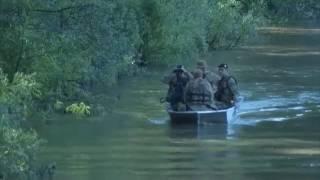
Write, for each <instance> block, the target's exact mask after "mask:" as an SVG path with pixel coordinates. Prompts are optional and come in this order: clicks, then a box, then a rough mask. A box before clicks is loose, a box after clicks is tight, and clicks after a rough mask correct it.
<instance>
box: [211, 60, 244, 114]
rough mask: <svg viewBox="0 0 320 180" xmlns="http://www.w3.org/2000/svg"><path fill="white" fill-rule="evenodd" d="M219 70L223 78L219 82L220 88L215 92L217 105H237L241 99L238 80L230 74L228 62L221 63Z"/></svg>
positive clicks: (220, 107)
mask: <svg viewBox="0 0 320 180" xmlns="http://www.w3.org/2000/svg"><path fill="white" fill-rule="evenodd" d="M218 72H219V75H220V76H221V77H222V78H221V80H220V81H219V82H218V90H217V92H216V93H215V94H214V97H215V100H216V101H218V102H217V103H216V104H217V106H218V107H219V109H226V108H229V107H232V106H237V105H238V103H239V101H240V94H239V91H238V82H237V80H236V79H235V78H234V77H233V76H231V75H230V74H229V71H228V65H227V64H220V65H219V66H218Z"/></svg>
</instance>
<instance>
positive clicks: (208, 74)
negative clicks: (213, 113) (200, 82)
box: [197, 61, 221, 92]
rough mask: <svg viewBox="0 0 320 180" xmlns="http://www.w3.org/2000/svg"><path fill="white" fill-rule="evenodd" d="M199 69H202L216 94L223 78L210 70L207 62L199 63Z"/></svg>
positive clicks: (204, 76)
mask: <svg viewBox="0 0 320 180" xmlns="http://www.w3.org/2000/svg"><path fill="white" fill-rule="evenodd" d="M197 69H200V70H201V71H202V73H203V78H204V79H206V80H207V81H209V83H210V84H211V86H212V90H213V92H216V90H217V87H218V81H219V80H220V79H221V77H220V76H219V75H218V74H216V73H214V72H211V71H209V70H208V68H207V63H206V62H205V61H198V62H197Z"/></svg>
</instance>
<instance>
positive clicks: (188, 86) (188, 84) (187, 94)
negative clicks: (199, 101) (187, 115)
mask: <svg viewBox="0 0 320 180" xmlns="http://www.w3.org/2000/svg"><path fill="white" fill-rule="evenodd" d="M189 91H190V82H189V83H187V85H186V87H185V89H184V95H183V99H184V102H185V103H186V104H187V103H188V102H189Z"/></svg>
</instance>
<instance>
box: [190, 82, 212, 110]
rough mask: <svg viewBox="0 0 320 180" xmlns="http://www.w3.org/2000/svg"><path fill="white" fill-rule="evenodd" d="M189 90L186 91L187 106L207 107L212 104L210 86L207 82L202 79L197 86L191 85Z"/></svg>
mask: <svg viewBox="0 0 320 180" xmlns="http://www.w3.org/2000/svg"><path fill="white" fill-rule="evenodd" d="M205 81H206V82H205ZM192 83H196V82H192ZM206 83H207V84H206ZM189 88H190V89H189ZM189 88H188V89H186V91H187V93H186V101H187V102H186V103H187V104H202V105H207V104H211V103H212V91H211V86H210V84H209V82H207V80H204V79H202V80H201V82H198V83H197V84H192V86H191V87H189Z"/></svg>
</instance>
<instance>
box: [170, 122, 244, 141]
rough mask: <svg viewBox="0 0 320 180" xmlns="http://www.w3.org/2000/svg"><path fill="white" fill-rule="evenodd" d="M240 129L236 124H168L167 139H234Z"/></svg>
mask: <svg viewBox="0 0 320 180" xmlns="http://www.w3.org/2000/svg"><path fill="white" fill-rule="evenodd" d="M239 128H240V126H239V125H237V124H208V123H206V124H198V125H193V124H185V125H182V124H179V125H177V124H169V128H168V129H169V130H168V131H169V132H168V134H169V137H170V138H172V139H186V138H190V139H198V140H210V139H220V140H226V139H234V138H235V137H236V132H237V130H238V129H239Z"/></svg>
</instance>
